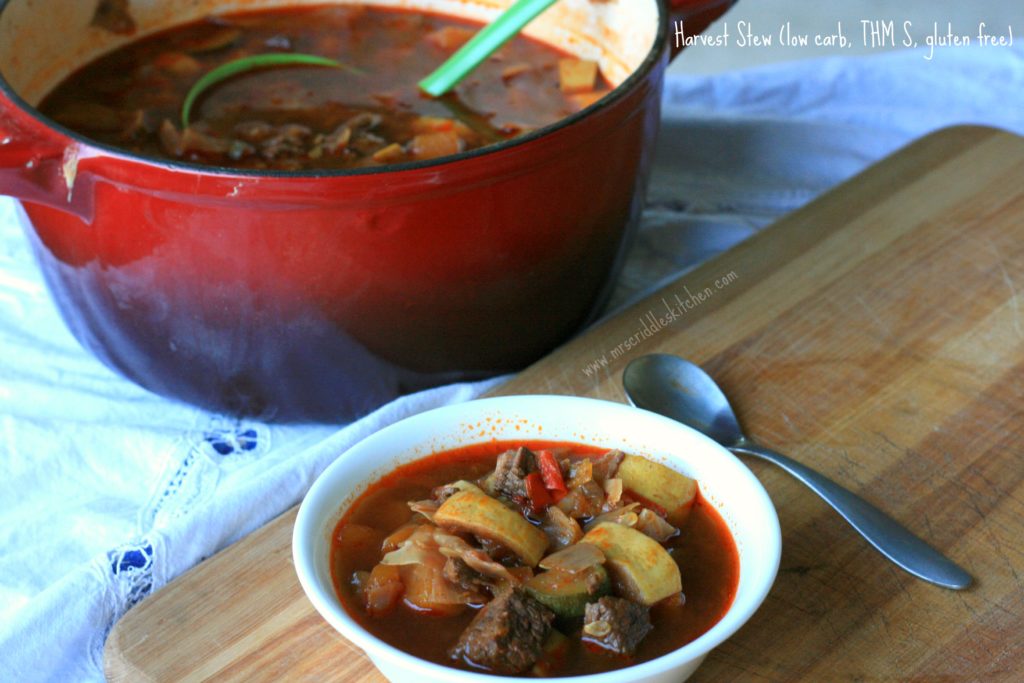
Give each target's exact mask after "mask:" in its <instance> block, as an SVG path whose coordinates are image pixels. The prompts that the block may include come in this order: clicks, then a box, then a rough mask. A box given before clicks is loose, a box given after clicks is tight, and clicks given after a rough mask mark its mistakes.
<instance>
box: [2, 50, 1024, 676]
mask: <svg viewBox="0 0 1024 683" xmlns="http://www.w3.org/2000/svg"><path fill="white" fill-rule="evenodd" d="M665 103H666V111H665V118H666V126H665V131H664V134H663V135H662V138H661V141H660V143H659V156H658V162H657V169H656V172H655V176H654V179H653V181H652V186H651V191H650V196H651V204H650V208H649V210H648V212H647V215H646V218H645V223H644V227H643V230H642V232H641V235H640V238H639V240H638V243H637V245H636V247H635V249H634V251H633V253H632V255H631V258H630V261H629V263H628V264H627V267H626V271H625V273H624V274H623V277H622V280H621V285H620V288H619V291H618V292H617V294H616V297H615V302H616V303H617V304H621V303H624V302H626V301H628V300H630V299H632V298H635V297H636V296H637V295H638V294H639V293H641V292H643V291H644V290H647V289H649V288H651V287H653V286H656V285H657V284H658V283H659V282H661V281H662V280H664V279H665V278H668V277H672V276H674V275H677V274H678V273H679V272H680V271H682V270H684V269H686V268H688V267H690V266H692V265H693V264H694V263H696V262H699V261H701V260H704V259H706V258H707V257H709V256H710V255H712V254H714V253H716V252H718V251H721V250H722V249H725V248H727V247H729V246H731V245H732V244H734V243H735V242H737V241H739V240H742V239H744V238H745V237H747V236H749V235H750V234H752V233H753V232H755V231H756V230H758V229H759V228H761V227H763V226H764V225H766V224H768V223H769V222H771V221H772V220H774V219H775V218H777V217H778V216H780V215H781V214H783V213H786V212H788V211H790V210H792V209H794V208H796V207H799V206H801V205H803V204H804V203H806V202H807V201H809V200H810V199H812V198H813V197H814V196H816V195H817V194H819V193H821V192H822V191H824V190H826V189H828V188H829V187H831V186H833V185H835V184H836V183H838V182H840V181H842V180H843V179H845V178H847V177H849V176H850V175H852V174H854V173H856V172H857V171H859V170H861V169H862V168H863V167H865V166H866V165H868V164H869V163H871V162H873V161H875V160H877V159H879V158H880V157H882V156H884V155H886V154H887V153H889V152H891V151H893V150H894V149H896V148H898V147H900V146H902V145H903V144H905V143H906V142H909V141H910V140H912V139H913V138H916V137H918V136H920V135H923V134H924V133H926V132H928V131H931V130H933V129H936V128H939V127H942V126H945V125H950V124H955V123H966V122H970V123H985V124H989V125H995V126H1000V127H1003V128H1007V129H1011V130H1015V131H1017V132H1020V133H1024V50H1021V49H1017V48H1014V49H1012V50H1010V49H948V50H946V51H943V52H940V53H939V55H938V56H937V58H936V59H935V60H933V61H931V62H928V61H925V60H924V59H923V57H922V54H921V53H914V52H908V53H892V54H886V55H877V56H872V57H867V58H856V59H826V60H818V61H810V62H800V63H793V64H781V65H775V66H770V67H765V68H761V69H756V70H750V71H744V72H736V73H727V74H723V75H719V76H712V77H674V78H672V79H670V80H669V82H668V86H667V93H666V101H665ZM15 212H16V209H15V205H14V203H13V202H11V201H9V200H6V199H3V200H0V681H60V682H62V683H63V682H65V681H99V680H101V679H102V661H101V658H102V647H103V642H104V639H105V637H106V634H107V633H108V632H109V630H110V628H111V626H112V625H113V623H114V621H115V620H116V619H117V618H118V617H120V616H121V615H122V614H124V613H125V611H126V610H128V609H130V608H131V607H132V606H133V605H135V604H137V603H138V602H139V601H140V600H143V599H145V598H146V596H148V595H150V594H151V593H153V592H154V591H156V590H158V589H159V588H160V587H161V586H163V585H164V584H165V583H167V582H168V581H170V580H171V579H173V578H174V577H175V576H177V575H179V574H180V573H182V572H183V571H185V570H187V569H188V568H189V567H191V566H193V565H194V564H196V563H197V562H199V561H201V560H202V559H203V558H205V557H208V556H210V555H212V554H213V553H215V552H217V551H218V550H219V549H221V548H223V547H225V546H226V545H228V544H230V543H231V542H233V541H235V540H237V539H239V538H241V537H242V536H244V535H245V534H247V533H249V532H251V531H253V530H254V529H256V528H258V527H259V526H261V525H262V524H264V523H265V522H267V521H268V520H269V519H271V518H273V517H274V516H276V515H277V514H279V513H280V512H282V511H283V510H285V509H287V508H288V507H289V506H291V505H293V504H295V503H296V502H298V501H299V500H300V498H301V496H302V495H303V493H304V492H305V491H306V489H307V488H308V486H309V485H310V483H311V481H312V480H313V479H314V478H315V477H316V475H317V474H318V473H319V472H320V471H321V470H322V469H323V468H324V467H325V466H326V465H327V464H328V463H329V462H330V461H331V460H332V459H333V458H335V457H337V456H338V455H339V454H340V453H342V452H343V451H344V450H345V448H346V447H347V446H348V445H350V444H352V443H353V442H355V441H356V440H358V439H360V438H362V437H363V436H365V435H367V434H369V433H371V432H373V431H374V430H376V429H378V428H380V427H381V426H383V425H386V424H388V423H390V422H393V421H395V420H397V419H400V418H401V417H403V416H405V415H409V414H411V413H415V412H418V411H422V410H424V409H427V408H429V407H433V406H437V405H440V404H444V403H450V402H453V401H462V400H467V399H469V398H472V397H473V396H476V395H478V394H479V393H480V392H481V391H483V390H484V389H485V388H486V387H487V386H488V383H480V384H474V385H459V386H451V387H445V388H441V389H436V390H433V391H429V392H425V393H422V394H418V395H414V396H409V397H406V398H403V399H401V400H399V401H396V402H394V403H392V404H391V405H388V406H385V407H383V408H381V409H380V410H379V411H377V412H376V413H374V414H372V415H370V416H368V417H367V418H365V419H363V420H360V421H358V422H356V423H354V424H351V425H348V426H345V427H341V428H339V427H330V426H278V425H267V424H261V423H258V422H254V421H249V420H236V419H231V418H227V417H224V416H220V415H213V414H209V413H205V412H202V411H199V410H196V409H193V408H190V407H188V406H183V405H180V404H177V403H174V402H171V401H167V400H164V399H161V398H159V397H156V396H153V395H151V394H149V393H147V392H146V391H144V390H142V389H139V388H137V387H135V386H133V385H131V384H130V383H128V382H126V381H125V380H122V379H121V378H119V377H117V376H116V375H114V374H113V373H112V372H110V371H109V370H107V369H106V368H105V367H103V366H102V365H100V364H99V362H98V361H96V360H94V359H93V358H92V357H91V356H89V355H88V354H87V353H85V352H84V351H83V350H82V349H81V348H80V347H79V346H78V345H77V343H76V342H75V341H74V340H73V339H72V337H71V335H70V334H69V333H68V332H67V330H66V329H65V328H64V326H63V324H62V323H61V321H60V319H59V317H58V314H57V312H56V310H55V309H54V307H53V304H52V302H51V301H50V299H49V297H48V295H47V293H46V291H45V289H44V287H43V284H42V281H41V278H40V276H39V274H38V272H37V270H36V269H35V266H34V264H33V263H32V260H31V258H30V254H29V252H28V250H27V247H26V243H25V240H24V237H23V235H22V234H21V231H20V228H19V226H18V221H17V219H16V215H15Z"/></svg>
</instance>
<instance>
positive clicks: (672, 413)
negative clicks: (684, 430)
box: [622, 354, 745, 447]
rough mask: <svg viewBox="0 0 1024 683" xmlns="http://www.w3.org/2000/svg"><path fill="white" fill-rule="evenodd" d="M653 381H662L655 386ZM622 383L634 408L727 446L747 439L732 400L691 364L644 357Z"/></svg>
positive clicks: (672, 358) (669, 358) (628, 370)
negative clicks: (662, 416)
mask: <svg viewBox="0 0 1024 683" xmlns="http://www.w3.org/2000/svg"><path fill="white" fill-rule="evenodd" d="M651 377H657V378H659V381H653V382H652V381H650V378H651ZM622 382H623V384H624V385H625V387H626V394H627V395H628V396H629V400H630V401H631V402H632V403H633V405H636V406H639V407H641V408H647V409H648V410H652V411H653V412H656V413H661V414H662V415H667V416H669V417H672V418H673V419H675V420H678V421H679V422H682V423H683V424H685V425H687V426H689V427H693V428H694V429H696V430H697V431H698V432H703V433H704V434H706V435H708V436H710V437H711V438H712V439H714V440H715V441H717V442H718V443H720V444H722V445H723V446H726V447H729V446H733V445H735V444H737V443H739V442H740V441H742V440H743V439H744V438H745V437H744V436H743V431H742V430H741V429H740V423H739V422H738V421H737V419H736V413H735V412H734V411H733V409H732V406H731V405H729V399H728V398H726V396H725V394H724V393H723V392H722V390H721V389H720V388H719V387H718V385H717V384H715V381H714V380H713V379H711V377H709V376H708V374H707V373H706V372H704V371H703V370H701V369H700V367H698V366H697V365H694V364H693V363H690V362H689V361H686V360H683V359H682V358H679V357H678V356H670V355H667V354H651V355H649V356H642V357H641V358H638V359H636V360H635V361H633V362H632V363H630V364H629V367H627V368H626V372H625V373H624V374H623V376H622ZM649 406H659V408H658V409H654V408H650V407H649Z"/></svg>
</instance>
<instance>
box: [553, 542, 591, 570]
mask: <svg viewBox="0 0 1024 683" xmlns="http://www.w3.org/2000/svg"><path fill="white" fill-rule="evenodd" d="M604 561H605V556H604V553H603V552H601V549H600V548H598V547H597V546H596V545H591V544H589V543H577V544H576V545H571V546H569V547H568V548H566V549H565V550H559V551H558V552H557V553H551V554H550V555H548V556H547V557H545V558H544V559H543V560H541V561H540V566H541V568H543V569H548V570H556V569H557V570H559V571H564V572H570V573H576V572H581V571H584V570H586V569H590V568H591V567H594V566H596V565H599V564H604Z"/></svg>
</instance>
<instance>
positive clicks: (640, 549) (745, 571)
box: [293, 397, 779, 681]
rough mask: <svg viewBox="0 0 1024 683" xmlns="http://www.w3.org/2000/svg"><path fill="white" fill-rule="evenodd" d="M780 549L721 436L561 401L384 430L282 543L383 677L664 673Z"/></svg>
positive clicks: (465, 412)
mask: <svg viewBox="0 0 1024 683" xmlns="http://www.w3.org/2000/svg"><path fill="white" fill-rule="evenodd" d="M583 425H587V426H583ZM570 439H571V440H570ZM778 543H779V536H778V522H777V519H776V517H775V515H774V511H773V510H772V509H771V504H770V502H769V501H768V499H767V496H766V495H765V494H764V491H763V489H761V488H760V485H759V484H758V483H757V482H756V479H754V477H753V476H752V475H751V474H750V472H749V471H748V470H746V468H745V467H743V465H742V464H740V463H739V462H738V461H737V460H736V459H735V458H733V456H731V455H729V454H728V453H726V452H725V451H724V450H723V449H721V448H720V447H718V446H717V445H715V444H713V443H712V442H710V441H709V440H707V439H705V438H704V437H702V436H701V435H699V434H697V433H696V432H692V430H689V429H688V428H686V427H683V426H681V425H679V424H677V423H674V422H671V421H668V420H666V419H664V418H661V417H659V416H655V415H653V414H650V413H646V412H644V411H640V410H637V409H633V408H629V407H626V406H622V405H618V404H609V403H605V402H601V401H594V400H589V399H574V398H567V397H511V398H502V399H488V400H483V401H475V402H471V403H469V404H464V405H460V406H451V407H448V408H442V409H439V410H436V411H431V412H430V413H425V414H423V415H420V416H416V417H414V418H410V419H408V420H404V421H403V422H401V423H399V424H396V425H394V426H392V427H389V428H387V429H385V430H382V431H381V432H379V433H378V434H376V435H374V436H373V437H371V438H369V439H367V440H366V441H364V442H362V443H361V444H358V445H357V446H355V447H354V448H353V449H352V450H350V451H349V452H348V453H346V454H345V455H344V456H343V457H341V458H340V459H339V460H338V461H336V462H335V463H334V464H333V465H332V466H331V467H329V468H328V469H327V471H325V473H324V474H323V475H322V476H321V477H320V479H318V481H317V482H316V483H315V484H314V486H313V488H312V489H311V490H310V493H309V494H308V496H307V498H306V500H305V501H304V502H303V505H302V507H301V508H300V511H299V517H298V520H297V522H296V527H295V532H294V539H293V547H294V554H295V562H296V569H297V571H298V574H299V578H300V582H301V583H302V585H303V587H304V589H305V590H306V592H307V595H308V596H309V597H310V599H311V600H312V602H313V604H314V606H315V607H316V608H317V609H318V610H319V611H320V613H321V614H322V615H323V616H324V617H325V618H326V619H327V620H328V621H329V622H330V623H331V624H332V625H334V626H335V627H336V628H338V630H339V631H341V633H342V634H343V635H345V636H346V637H347V638H349V639H350V640H352V641H353V642H355V643H356V644H357V645H359V646H360V647H362V648H363V649H364V650H365V651H366V652H367V654H368V655H369V656H370V657H371V659H372V660H373V661H374V663H375V664H376V665H377V666H378V668H380V669H381V671H382V672H383V673H384V674H385V675H386V676H388V677H389V678H391V679H392V680H408V679H409V678H411V676H412V675H413V674H415V675H416V676H417V677H419V678H421V679H422V680H431V681H433V680H438V681H440V680H445V681H463V680H464V681H471V680H477V679H478V677H483V678H481V679H480V680H486V678H487V677H490V676H495V675H497V676H505V677H509V676H511V677H517V678H522V679H528V678H547V677H578V678H579V679H580V680H586V681H599V680H600V681H604V680H609V681H610V680H616V681H663V680H664V681H669V680H671V681H679V680H682V678H684V677H685V676H686V675H688V674H689V673H690V672H692V671H693V670H694V669H696V667H697V666H698V665H699V663H700V661H701V660H702V659H703V656H704V655H705V654H706V653H707V651H708V650H710V649H711V648H712V647H714V646H715V645H716V644H718V643H720V642H721V641H722V640H724V638H726V637H728V635H729V634H731V633H732V632H733V631H734V630H735V629H736V628H738V627H739V625H740V624H742V623H743V621H745V619H746V618H747V617H749V616H750V614H752V612H753V611H754V609H756V607H757V605H758V604H760V601H761V600H762V599H763V598H764V595H765V594H766V592H767V590H768V587H769V586H770V584H771V582H772V580H773V579H774V574H775V571H776V569H777V565H778V552H779V545H778ZM606 677H611V678H606Z"/></svg>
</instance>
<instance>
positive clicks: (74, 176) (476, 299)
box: [0, 0, 733, 421]
mask: <svg viewBox="0 0 1024 683" xmlns="http://www.w3.org/2000/svg"><path fill="white" fill-rule="evenodd" d="M620 1H621V0H620ZM640 1H641V0H629V2H640ZM648 1H649V2H651V3H654V4H656V5H657V12H655V13H654V14H656V15H657V16H658V21H659V22H660V24H659V27H658V28H657V31H658V34H657V35H658V36H659V37H657V39H656V40H654V44H653V46H652V48H651V49H650V51H649V53H648V54H647V55H646V58H645V59H644V61H643V63H642V64H640V66H639V68H637V69H635V70H634V71H633V73H632V74H631V75H629V77H628V78H626V79H625V80H624V81H623V82H622V83H621V84H620V85H619V86H618V87H617V88H616V90H615V91H614V93H613V94H612V95H610V96H608V97H606V98H605V99H604V100H603V101H602V102H600V103H598V104H597V105H595V106H592V107H590V108H588V109H587V110H584V111H583V112H581V113H580V114H577V115H574V116H572V117H570V118H568V119H566V120H564V121H562V122H559V123H558V124H556V125H554V126H552V127H549V128H546V129H543V130H542V131H539V132H537V133H534V134H531V135H529V136H527V137H524V138H522V139H519V140H515V141H512V142H508V143H504V144H501V145H497V146H494V147H491V148H487V149H484V150H480V151H476V152H473V153H469V154H464V155H461V156H458V157H452V158H450V159H449V160H442V161H440V162H436V161H435V162H425V163H411V164H404V165H401V166H394V167H387V168H384V169H381V170H370V171H366V170H360V171H348V172H319V173H318V172H287V173H272V172H249V171H245V172H241V171H235V170H228V169H216V168H210V167H202V166H197V165H191V164H185V163H175V162H169V161H166V160H157V159H151V158H146V157H140V156H134V155H131V154H128V153H125V152H123V151H120V150H117V149H116V148H112V147H108V146H105V145H101V144H98V143H94V142H92V141H90V140H88V139H85V138H83V137H81V136H79V135H77V134H75V133H73V132H71V131H69V130H67V129H65V128H63V127H62V126H60V125H58V124H57V123H55V122H53V121H52V120H49V119H48V118H46V117H45V116H43V115H41V114H40V113H39V112H37V111H35V110H34V109H33V108H32V106H30V105H29V104H28V103H27V102H26V100H25V99H23V98H22V96H21V95H19V93H18V92H17V89H16V88H15V87H13V86H12V85H11V81H13V80H15V79H10V78H7V75H8V74H9V73H16V72H17V70H18V69H19V68H23V65H20V64H18V63H17V52H16V51H15V52H14V53H13V54H14V56H13V57H10V58H7V59H4V61H2V62H0V73H2V74H3V75H4V78H0V116H2V118H0V193H3V194H8V195H12V196H14V197H17V198H19V199H21V200H22V201H23V206H24V210H25V213H26V214H27V217H28V223H29V225H30V227H29V229H28V230H27V232H28V236H29V239H30V241H31V243H32V247H33V249H34V252H35V255H36V257H37V259H38V262H39V264H40V267H41V269H42V272H43V274H44V276H45V279H46V282H47V285H48V287H49V289H50V291H51V293H52V295H53V298H54V299H55V301H56V302H57V305H58V307H59V309H60V311H61V314H62V315H63V317H64V320H65V322H66V323H67V325H68V327H69V328H70V329H71V331H72V332H73V333H74V335H75V336H76V337H77V338H78V340H79V341H80V342H81V343H82V345H83V346H85V347H86V348H88V349H89V350H90V351H92V352H93V353H95V354H96V355H97V356H98V357H99V358H100V359H101V360H102V361H103V362H104V363H106V364H107V365H109V366H110V367H112V368H114V369H116V370H117V371H119V372H121V373H122V374H123V375H125V376H126V377H128V378H129V379H131V380H132V381H134V382H136V383H138V384H140V385H142V386H143V387H146V388H147V389H150V390H152V391H154V392H157V393H159V394H163V395H165V396H169V397H173V398H177V399H180V400H183V401H187V402H189V403H193V404H196V405H199V406H202V407H205V408H208V409H211V410H217V411H224V412H229V413H233V414H245V415H254V416H257V417H260V418H263V419H274V420H280V421H333V420H339V419H346V418H351V417H354V416H357V415H360V414H363V413H365V412H367V411H369V410H370V409H372V408H373V407H375V406H378V405H380V404H382V403H383V402H385V401H387V400H389V399H392V398H394V397H395V396H397V395H399V394H401V393H403V392H408V391H412V390H416V389H420V388H424V387H428V386H433V385H437V384H439V383H442V382H449V381H454V380H460V379H471V378H478V377H483V376H487V375H493V374H495V373H498V372H503V371H509V370H514V369H518V368H521V367H523V366H525V365H526V364H528V363H530V362H532V361H534V360H536V359H537V358H539V357H540V356H542V355H543V354H545V353H546V352H548V351H549V350H551V349H552V348H554V347H555V346H557V345H558V344H560V343H561V342H563V341H565V340H566V339H567V338H568V337H570V336H571V335H572V334H573V333H575V332H576V331H578V330H580V329H581V328H582V327H583V326H585V325H586V324H587V323H588V322H590V321H592V320H593V319H594V317H595V316H596V314H597V313H598V312H599V311H600V309H601V306H602V305H603V304H604V303H605V301H606V298H607V295H608V294H609V293H610V290H611V287H612V285H613V283H614V279H615V276H616V274H617V273H618V270H619V266H620V263H621V260H622V258H623V255H624V251H625V248H626V245H627V244H628V242H629V236H630V234H631V232H632V230H633V228H634V227H635V226H636V224H637V221H638V219H639V217H640V211H641V208H642V202H643V198H644V187H645V183H646V180H647V176H648V171H649V166H650V159H651V151H652V146H653V143H654V139H655V135H656V133H657V128H658V118H659V113H660V109H659V104H660V96H661V90H662V83H663V75H664V71H665V67H666V65H667V64H668V61H669V59H670V57H671V55H672V54H674V51H673V49H672V47H671V44H672V43H673V35H674V30H673V28H672V27H673V26H675V24H674V22H675V21H679V20H684V22H685V23H684V27H685V29H686V32H687V33H688V34H693V33H696V32H699V31H701V30H703V29H704V28H706V27H707V25H708V24H709V23H710V22H711V21H713V20H714V19H715V18H717V17H718V16H719V15H721V14H722V13H723V12H724V11H725V10H726V9H727V8H728V7H729V5H730V4H731V3H732V1H733V0H679V1H676V2H671V3H668V2H664V1H660V0H648ZM281 4H287V3H281ZM28 5H30V2H29V0H7V2H4V3H3V4H2V5H0V30H2V27H3V25H4V22H5V19H7V17H5V14H7V13H9V12H12V10H15V9H17V10H18V15H19V16H21V17H23V16H31V15H30V14H28V15H26V12H31V11H37V12H38V11H39V10H26V9H25V7H24V6H28ZM62 7H63V5H62ZM11 21H14V19H11ZM35 23H36V24H44V25H47V26H48V22H47V21H37V22H35ZM168 25H169V24H168ZM43 28H46V26H44V27H43ZM8 30H9V31H10V30H14V29H11V27H8ZM17 30H23V29H17ZM0 35H3V34H2V33H0ZM20 38H21V39H26V40H27V39H31V36H20ZM8 52H9V53H10V52H12V51H11V50H8Z"/></svg>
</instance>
